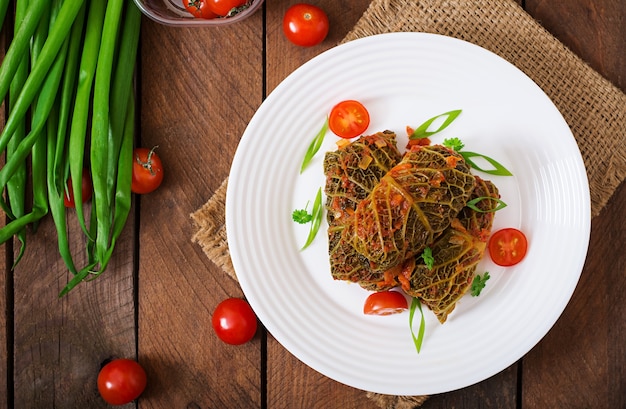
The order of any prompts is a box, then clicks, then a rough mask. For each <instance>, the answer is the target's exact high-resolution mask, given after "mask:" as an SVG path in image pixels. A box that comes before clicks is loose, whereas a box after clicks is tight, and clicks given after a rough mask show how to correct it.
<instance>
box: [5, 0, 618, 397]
mask: <svg viewBox="0 0 626 409" xmlns="http://www.w3.org/2000/svg"><path fill="white" fill-rule="evenodd" d="M369 1H370V0H344V1H335V0H320V1H318V2H315V3H317V4H319V5H320V6H321V7H323V8H324V9H325V10H326V11H327V12H328V14H329V16H330V20H331V31H330V34H329V36H328V38H327V39H326V41H325V42H324V43H323V44H322V45H320V46H316V47H312V48H298V47H295V46H293V45H291V44H290V43H288V42H287V40H286V39H285V38H284V36H283V34H282V31H281V19H282V15H283V13H284V12H285V10H286V9H287V7H288V6H289V5H290V4H292V3H295V1H276V0H267V1H266V4H265V5H264V8H263V10H262V11H260V12H258V13H256V14H255V15H254V16H252V17H251V18H250V19H248V20H246V21H244V22H242V23H238V24H236V25H232V26H229V27H224V28H206V29H198V28H195V29H185V28H172V27H165V26H161V25H158V24H156V23H154V22H152V21H149V20H148V19H144V25H143V28H142V40H141V60H140V65H139V75H138V79H139V83H138V85H139V90H140V98H139V108H140V111H139V112H140V115H141V124H140V125H141V133H140V143H141V145H144V146H148V147H151V146H154V145H159V152H160V153H161V155H162V157H163V160H164V162H165V166H166V171H167V174H166V177H165V181H164V183H163V185H162V186H161V188H160V190H158V191H157V192H155V193H153V194H150V195H147V196H143V197H137V198H135V200H134V208H133V212H132V214H131V217H130V219H129V221H128V223H127V227H126V230H125V232H124V234H123V236H122V239H121V240H120V242H119V243H118V245H117V247H116V253H115V256H114V259H113V261H112V263H111V265H110V266H109V269H108V270H107V272H106V273H105V274H104V275H103V276H101V277H100V278H98V279H97V280H95V281H93V282H90V283H85V284H81V285H80V286H79V287H78V288H77V289H75V290H74V291H73V292H72V293H71V294H70V295H69V296H68V297H65V298H62V299H58V297H57V295H58V293H59V290H60V289H61V288H62V287H63V286H64V285H65V283H66V282H67V280H68V273H67V271H66V269H65V267H64V264H63V262H62V261H61V259H60V257H59V256H58V252H57V250H56V243H55V233H54V228H53V224H52V222H51V220H50V217H47V218H46V219H45V220H44V221H43V223H42V225H41V226H40V229H39V231H38V232H37V233H36V234H31V235H30V236H29V244H28V249H27V254H26V256H25V258H24V260H22V262H21V263H20V264H19V265H18V267H17V268H16V269H15V271H11V270H10V269H8V268H7V266H10V265H11V261H12V258H13V247H12V246H11V245H6V246H5V250H6V251H3V252H2V253H0V258H1V259H2V262H0V265H2V266H3V269H2V274H1V275H0V288H1V289H2V290H1V294H2V296H0V311H2V314H1V315H0V408H9V407H15V408H97V407H105V406H106V405H105V404H104V403H103V401H102V400H101V399H100V397H99V396H98V392H97V389H96V376H97V373H98V370H99V368H100V364H101V362H103V361H104V360H106V359H107V358H110V357H131V358H137V359H138V360H139V361H140V362H141V364H143V365H144V367H145V368H146V370H147V373H148V376H149V384H148V387H147V389H146V391H145V393H144V395H143V396H142V397H141V398H140V400H139V401H138V407H140V408H148V407H149V408H168V409H171V408H255V407H261V408H266V407H267V408H376V407H377V406H376V405H375V404H374V403H373V402H372V401H371V400H370V399H368V398H367V397H366V395H365V393H364V392H362V391H359V390H355V389H352V388H350V387H347V386H345V385H342V384H340V383H337V382H335V381H333V380H330V379H328V378H326V377H325V376H323V375H320V374H319V373H317V372H315V371H313V370H312V369H309V368H308V367H307V366H305V365H304V364H302V363H301V362H299V361H298V360H297V359H296V358H294V357H293V356H292V355H291V354H290V353H289V352H287V351H286V350H285V349H284V348H283V347H282V346H281V345H280V344H278V342H276V341H275V340H274V339H273V338H272V336H271V335H270V334H267V333H266V332H264V331H263V330H262V329H261V330H260V331H259V332H258V335H257V336H256V337H255V339H254V340H253V341H252V342H251V343H248V344H246V345H243V346H238V347H233V346H229V345H225V344H223V343H222V342H220V341H219V340H218V339H217V337H216V336H215V335H214V333H213V330H212V329H211V325H210V319H211V313H212V311H213V309H214V308H215V306H216V305H217V304H218V302H220V301H221V300H223V299H224V298H226V297H229V296H235V297H241V296H243V294H242V292H241V290H240V289H239V287H238V286H237V284H236V282H235V281H233V280H232V279H230V278H229V277H227V276H226V275H225V274H224V273H223V272H222V271H221V270H220V269H219V268H217V267H216V266H215V265H214V264H213V263H212V262H211V261H209V260H208V258H207V257H206V256H205V255H204V253H203V252H202V250H201V249H200V247H199V246H198V245H196V244H194V243H192V242H191V237H192V235H193V234H194V232H195V228H194V226H193V224H192V221H191V219H190V213H192V212H194V211H195V210H197V209H198V208H200V207H201V206H202V205H203V204H204V203H205V202H206V201H207V200H208V199H209V198H210V197H211V195H212V194H213V192H214V191H215V190H216V189H217V188H218V187H219V185H220V183H221V182H222V180H223V179H224V178H225V177H226V176H227V175H228V172H229V168H230V164H231V160H232V158H233V154H234V152H235V149H236V147H237V144H238V142H239V138H240V136H241V134H242V133H243V131H244V129H245V127H246V124H247V122H248V121H249V120H250V118H251V117H252V116H253V114H254V112H255V110H256V109H257V108H258V107H259V105H260V104H261V102H262V101H263V99H264V98H265V97H266V96H267V95H268V94H269V93H270V92H271V91H272V89H274V88H275V87H276V86H277V84H279V83H280V81H281V80H282V79H283V78H285V77H286V76H287V75H288V74H289V73H291V72H292V71H293V70H294V69H296V68H297V67H298V66H300V65H301V64H302V63H304V62H305V61H307V60H309V59H310V58H311V57H313V56H315V55H317V54H319V53H320V52H322V51H324V50H325V49H328V48H330V47H332V46H333V45H335V44H336V43H337V42H339V41H340V40H341V39H342V38H343V37H344V35H345V34H346V33H347V32H348V31H349V30H350V29H351V28H352V27H353V25H354V24H355V23H356V22H357V20H358V18H359V17H360V16H361V14H362V13H363V11H365V9H366V8H367V6H368V4H369ZM520 3H523V6H524V8H525V9H526V10H527V11H528V12H529V13H530V14H531V15H533V16H534V17H535V18H536V19H538V20H539V21H540V22H541V23H542V24H543V25H544V26H545V27H546V28H547V29H548V30H549V31H550V32H552V33H553V34H554V35H555V36H556V37H558V38H559V39H560V40H561V41H563V42H564V43H565V44H566V45H567V46H569V47H570V48H571V49H572V50H573V51H574V52H575V53H577V54H578V55H580V56H581V57H582V58H583V59H585V60H586V61H587V62H589V64H591V65H592V66H593V67H594V68H595V69H596V70H598V71H599V72H600V73H602V74H603V75H604V76H606V77H607V78H608V79H609V80H611V81H612V82H613V83H615V84H616V85H617V86H618V87H619V88H621V89H622V90H626V58H625V56H626V5H625V4H624V2H623V0H526V1H520ZM625 109H626V108H625ZM624 220H626V185H625V184H622V185H621V186H620V188H619V189H618V191H617V192H616V193H615V195H614V196H613V197H612V199H611V201H610V202H609V204H608V206H607V207H606V208H605V209H604V211H603V212H602V213H601V214H600V216H598V217H596V218H594V219H593V222H592V235H591V243H590V248H589V253H588V257H587V261H586V264H585V267H584V271H583V273H582V277H581V279H580V283H579V285H578V287H577V289H576V291H575V293H574V295H573V298H572V300H571V302H570V303H569V305H568V307H567V308H566V310H565V312H564V313H563V315H562V317H561V318H560V319H559V320H558V322H557V323H556V325H555V326H554V327H553V328H552V329H551V331H550V332H549V333H548V334H547V335H546V337H545V338H544V339H543V340H542V341H541V342H540V343H539V344H538V345H537V346H536V347H535V348H534V349H532V350H531V351H530V352H529V353H528V354H527V355H526V356H524V357H523V358H522V359H521V360H520V361H518V362H517V363H515V364H514V365H512V366H511V367H509V368H507V369H506V370H504V371H502V372H501V373H499V374H497V375H495V376H493V377H492V378H490V379H487V380H485V381H483V382H481V383H479V384H477V385H474V386H471V387H468V388H465V389H462V390H459V391H455V392H451V393H448V394H443V395H438V396H433V397H431V398H430V399H429V400H428V401H427V402H426V403H425V404H424V405H423V407H424V408H450V407H456V408H476V407H490V408H624V407H626V372H625V370H624V367H625V366H626V319H625V318H624V317H625V316H626V302H625V301H626V297H625V296H624V294H626V251H624V243H625V242H626V230H625V228H624ZM76 245H79V244H76ZM555 257H567V255H555ZM537 285H541V283H537ZM529 302H532V300H531V299H529ZM485 347H488V346H485ZM128 407H133V404H130V405H128Z"/></svg>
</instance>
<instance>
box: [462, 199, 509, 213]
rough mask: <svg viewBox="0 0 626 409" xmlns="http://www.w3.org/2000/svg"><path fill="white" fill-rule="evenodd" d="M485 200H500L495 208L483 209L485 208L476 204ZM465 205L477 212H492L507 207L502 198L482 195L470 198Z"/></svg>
mask: <svg viewBox="0 0 626 409" xmlns="http://www.w3.org/2000/svg"><path fill="white" fill-rule="evenodd" d="M483 200H493V201H495V202H498V205H497V206H496V207H495V208H493V209H489V210H483V209H481V208H479V207H478V206H476V205H477V204H478V203H479V202H482V201H483ZM465 206H467V207H469V208H470V209H472V210H474V211H475V212H479V213H492V212H497V211H498V210H501V209H504V208H505V207H506V203H504V202H503V201H502V200H500V199H497V198H495V197H491V196H480V197H477V198H474V199H472V200H470V201H469V202H467V203H466V205H465Z"/></svg>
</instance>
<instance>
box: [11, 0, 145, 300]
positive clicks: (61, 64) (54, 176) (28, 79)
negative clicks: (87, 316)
mask: <svg viewBox="0 0 626 409" xmlns="http://www.w3.org/2000/svg"><path fill="white" fill-rule="evenodd" d="M8 4H9V1H7V0H0V20H3V19H2V16H3V15H4V13H5V12H6V8H7V5H8ZM15 21H16V24H15V32H14V35H13V38H12V40H11V43H10V45H9V48H8V50H7V53H6V55H5V58H4V59H3V60H2V61H1V62H0V96H1V97H2V98H3V99H4V98H5V97H6V94H7V93H9V105H8V116H7V118H6V122H5V123H4V126H3V128H2V132H1V133H0V155H1V154H2V153H5V161H4V164H3V165H1V166H0V189H2V188H4V187H6V192H7V200H6V201H5V199H4V198H3V197H1V196H0V207H1V208H2V209H3V210H4V211H5V213H6V216H7V218H8V220H7V223H6V224H5V225H4V226H3V227H2V228H0V243H4V242H6V241H7V240H9V239H11V238H12V237H17V238H18V240H20V242H21V244H22V245H21V248H20V251H19V252H18V254H17V255H16V257H15V260H14V263H17V262H18V261H19V260H20V258H21V257H22V254H23V253H24V248H25V235H24V231H25V230H24V228H25V227H26V226H28V225H32V227H33V231H35V230H36V227H37V224H38V222H39V220H40V219H41V218H42V217H43V216H45V215H46V214H47V213H48V212H50V213H51V214H52V218H53V221H54V223H55V228H56V231H57V243H58V247H59V253H60V256H61V258H62V259H63V261H64V262H65V264H66V266H67V268H68V270H69V271H70V272H71V273H72V274H73V278H72V279H71V280H70V282H69V283H68V285H67V286H66V287H65V288H64V289H63V291H62V292H61V294H60V295H63V294H66V293H67V292H68V291H69V290H70V289H72V288H73V287H74V286H75V285H77V284H78V283H80V282H81V281H83V280H84V279H86V278H87V277H88V276H90V275H92V276H93V277H96V276H98V274H100V273H101V272H102V271H104V269H105V268H106V266H107V264H108V262H109V260H110V258H111V255H112V252H113V248H114V245H115V243H116V241H117V239H118V237H119V236H120V234H121V232H122V230H123V228H124V225H125V222H126V219H127V216H128V214H129V212H130V208H131V198H132V195H131V189H130V185H131V173H132V149H133V142H134V130H135V121H136V118H135V111H134V108H135V105H134V104H135V101H134V88H133V79H134V62H135V61H136V58H137V47H138V40H139V29H140V23H141V13H140V11H139V9H138V8H137V6H136V5H135V4H134V2H132V1H128V0H103V1H89V2H87V1H85V0H30V1H27V0H17V1H15ZM27 61H31V63H32V65H31V66H29V65H28V64H27V63H26V62H27ZM92 93H93V94H92ZM27 121H28V123H27ZM89 124H91V129H90V130H89V129H87V127H88V126H89ZM90 131H91V132H90ZM87 147H89V149H91V151H90V153H91V156H90V160H89V159H87V160H86V159H85V158H84V155H85V148H87ZM83 166H86V167H87V170H89V171H90V175H91V176H92V179H93V180H94V194H93V197H94V200H93V205H92V206H91V215H90V217H89V226H88V227H87V226H86V225H85V219H86V217H85V215H84V214H83V204H82V197H81V196H82V194H81V183H78V181H80V180H81V179H82V173H83ZM27 169H31V172H30V178H31V179H30V180H27V178H28V173H27V172H26V170H27ZM68 176H69V177H70V178H71V179H72V180H73V181H76V182H77V183H73V184H72V185H73V194H74V199H75V203H76V205H77V206H76V212H75V213H72V214H76V215H77V218H78V220H79V222H80V225H81V228H82V231H83V233H84V235H85V237H86V240H85V252H86V263H85V264H84V265H83V266H82V267H81V268H77V267H78V266H75V264H74V260H73V255H72V253H71V251H70V246H69V242H70V240H69V237H68V229H67V222H68V220H67V219H68V216H69V214H68V213H67V212H68V210H67V209H66V208H65V205H64V203H63V202H64V196H65V195H66V194H67V193H68V192H66V190H67V179H68ZM27 189H30V190H28V191H27ZM26 199H29V200H30V201H31V202H30V203H26ZM25 209H29V210H28V213H27V212H26V211H25Z"/></svg>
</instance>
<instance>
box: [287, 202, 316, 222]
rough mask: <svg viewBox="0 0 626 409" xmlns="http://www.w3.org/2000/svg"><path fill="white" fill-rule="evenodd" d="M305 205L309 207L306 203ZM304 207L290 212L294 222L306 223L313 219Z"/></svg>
mask: <svg viewBox="0 0 626 409" xmlns="http://www.w3.org/2000/svg"><path fill="white" fill-rule="evenodd" d="M306 207H309V204H308V203H307V204H306ZM306 207H305V208H304V209H299V210H294V211H293V213H291V218H292V219H293V221H294V222H296V223H300V224H306V223H308V222H310V221H311V220H312V219H313V215H312V214H311V213H309V212H308V210H306Z"/></svg>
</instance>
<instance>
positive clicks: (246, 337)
mask: <svg viewBox="0 0 626 409" xmlns="http://www.w3.org/2000/svg"><path fill="white" fill-rule="evenodd" d="M211 323H212V325H213V329H214V330H215V333H216V334H217V336H218V337H219V339H221V340H222V341H224V342H226V343H227V344H231V345H241V344H245V343H246V342H248V341H250V340H251V339H252V338H253V337H254V334H255V333H256V329H257V318H256V315H255V314H254V311H252V307H250V304H248V303H247V302H246V301H245V300H242V299H240V298H227V299H225V300H224V301H222V302H221V303H219V304H218V305H217V307H216V308H215V311H214V312H213V317H212V319H211Z"/></svg>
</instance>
